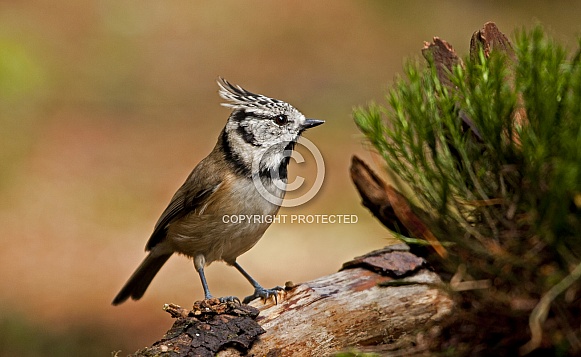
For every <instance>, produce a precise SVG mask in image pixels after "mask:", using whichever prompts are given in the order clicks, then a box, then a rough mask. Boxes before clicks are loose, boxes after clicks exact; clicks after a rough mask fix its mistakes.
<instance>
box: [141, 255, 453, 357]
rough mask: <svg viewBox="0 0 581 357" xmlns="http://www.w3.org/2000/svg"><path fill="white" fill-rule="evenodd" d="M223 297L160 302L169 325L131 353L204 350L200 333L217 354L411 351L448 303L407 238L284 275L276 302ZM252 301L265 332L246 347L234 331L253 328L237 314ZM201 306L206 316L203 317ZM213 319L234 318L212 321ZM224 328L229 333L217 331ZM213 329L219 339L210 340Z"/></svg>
mask: <svg viewBox="0 0 581 357" xmlns="http://www.w3.org/2000/svg"><path fill="white" fill-rule="evenodd" d="M222 305H223V306H224V307H223V308H222V310H220V308H219V306H220V305H218V304H217V303H196V306H195V307H194V310H192V311H190V310H186V309H181V308H179V307H176V306H175V305H174V306H170V307H167V306H166V310H169V311H168V312H170V313H172V316H174V317H178V320H177V321H176V323H175V324H174V327H173V328H172V330H170V331H169V332H168V333H167V334H166V336H164V338H162V339H161V340H160V341H158V342H156V343H155V344H154V345H153V346H152V347H151V348H147V349H145V350H143V351H139V352H138V353H137V354H135V355H134V356H155V355H162V356H190V355H191V356H195V355H203V354H196V353H197V352H196V351H200V349H199V348H200V344H201V343H202V342H207V341H211V342H212V343H213V346H221V347H214V348H218V350H220V352H218V356H223V357H224V356H240V355H244V354H247V355H250V356H328V355H330V354H332V353H336V352H339V351H344V350H349V349H350V348H356V349H357V350H359V351H374V352H381V353H382V354H387V355H389V353H397V354H400V353H402V351H408V352H410V353H412V352H413V353H418V352H420V351H422V350H423V351H425V350H427V348H428V340H429V339H426V338H425V336H426V335H425V334H422V333H423V332H424V331H426V330H427V328H429V327H430V326H432V325H433V324H434V323H435V322H437V321H440V320H441V319H442V318H443V317H445V316H447V315H448V314H449V313H450V312H451V310H452V305H453V303H452V300H451V299H450V298H449V297H448V295H447V294H446V293H445V291H444V290H443V289H442V286H441V280H440V278H439V277H438V276H437V274H435V273H434V272H432V271H431V270H430V269H428V268H427V266H426V263H425V260H423V259H422V258H419V257H416V256H414V255H413V254H411V253H409V251H408V247H407V246H405V245H396V246H393V247H388V248H385V249H383V250H379V251H375V252H372V253H370V254H368V255H366V256H364V257H359V258H356V259H355V260H353V261H351V262H348V263H345V265H344V270H342V271H340V272H337V273H334V274H331V275H328V276H325V277H321V278H318V279H315V280H312V281H310V282H306V283H302V284H298V285H292V284H290V283H289V284H287V287H286V289H285V292H284V293H282V294H281V296H280V297H279V301H278V304H274V302H273V301H268V302H267V303H266V304H265V303H264V302H262V301H253V302H252V303H250V306H247V305H237V304H236V303H227V304H222ZM236 306H239V308H236ZM253 308H255V309H258V310H257V311H260V315H258V317H257V318H256V323H257V326H258V325H260V327H261V328H262V329H264V331H265V332H264V333H263V334H260V336H258V338H257V339H256V341H255V342H254V344H253V345H252V347H251V348H250V349H247V347H248V346H250V344H248V343H247V344H245V345H244V344H241V343H239V342H238V337H239V336H236V334H239V335H244V336H245V337H247V336H249V335H251V334H253V333H254V334H256V335H258V333H257V331H258V330H257V329H256V328H255V327H252V325H251V324H249V323H248V321H246V322H243V321H242V319H241V317H245V318H246V317H252V313H251V311H252V309H253ZM204 311H206V313H207V314H210V315H212V316H211V318H210V317H204V316H206V315H204V313H205V312H204ZM188 319H189V320H188ZM236 319H238V320H236ZM202 320H203V321H202ZM218 320H220V321H218ZM208 321H209V322H208ZM220 322H223V323H224V324H226V325H228V324H234V326H230V327H228V326H220V327H217V325H218V324H219V323H220ZM241 326H243V327H241ZM244 326H245V327H244ZM215 330H216V332H214V331H215ZM228 330H229V331H232V332H231V333H230V336H226V335H227V334H226V335H225V334H223V333H222V331H228ZM199 331H204V333H205V334H202V333H200V332H199ZM418 334H419V336H420V337H419V339H418V337H417V336H418ZM208 336H210V337H208ZM215 336H218V337H217V338H221V337H223V338H224V341H223V342H217V341H215V339H216V338H214V337H215ZM422 336H423V339H422ZM243 341H247V340H246V338H244V339H243ZM179 343H182V345H177V344H179ZM212 351H213V350H212ZM209 355H211V354H209Z"/></svg>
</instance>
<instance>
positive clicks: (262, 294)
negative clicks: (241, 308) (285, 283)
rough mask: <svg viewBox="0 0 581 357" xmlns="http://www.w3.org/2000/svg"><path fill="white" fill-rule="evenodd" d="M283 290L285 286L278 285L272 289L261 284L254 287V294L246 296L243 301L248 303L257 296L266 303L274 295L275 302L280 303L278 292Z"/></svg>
mask: <svg viewBox="0 0 581 357" xmlns="http://www.w3.org/2000/svg"><path fill="white" fill-rule="evenodd" d="M283 290H284V288H283V287H281V286H276V287H274V288H272V289H265V288H263V287H262V286H259V287H257V288H255V289H254V294H252V295H250V296H247V297H245V298H244V300H242V303H243V304H248V303H249V302H251V301H252V300H254V299H257V298H261V299H262V300H263V301H264V302H265V303H266V300H268V299H270V298H271V297H273V298H274V303H275V304H278V294H279V293H280V292H281V291H283Z"/></svg>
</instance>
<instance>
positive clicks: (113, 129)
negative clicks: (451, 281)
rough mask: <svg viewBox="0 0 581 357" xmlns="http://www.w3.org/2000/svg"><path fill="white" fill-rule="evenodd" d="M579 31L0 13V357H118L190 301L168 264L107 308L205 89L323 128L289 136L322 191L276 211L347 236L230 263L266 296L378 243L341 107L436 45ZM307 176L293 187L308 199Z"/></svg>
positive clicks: (223, 272) (288, 5) (301, 168)
mask: <svg viewBox="0 0 581 357" xmlns="http://www.w3.org/2000/svg"><path fill="white" fill-rule="evenodd" d="M580 15H581V3H579V2H574V1H569V2H561V1H550V2H549V1H531V0H527V1H510V2H508V1H447V2H430V3H429V2H425V1H406V2H396V1H347V0H333V1H331V0H328V1H310V2H306V1H303V2H298V1H266V0H265V1H150V0H142V1H119V0H109V1H105V0H104V1H91V2H71V1H64V0H51V1H47V0H45V1H22V0H19V1H11V0H4V1H2V2H1V3H0V243H1V248H0V355H2V356H69V355H78V356H81V355H82V356H93V355H94V356H106V355H110V353H111V352H113V351H119V350H121V351H122V352H121V355H123V354H127V353H131V352H133V351H134V350H136V349H138V348H142V347H144V346H146V345H149V344H151V343H152V342H153V341H155V340H156V339H157V338H158V337H160V336H161V335H162V334H163V333H164V332H165V331H166V330H167V328H168V327H169V326H170V325H171V323H172V321H171V319H170V318H169V316H168V315H167V314H166V313H164V312H163V311H162V310H161V307H162V305H163V304H164V303H169V302H173V303H177V304H180V305H183V306H189V305H191V303H192V302H193V301H194V300H196V299H200V298H202V296H203V294H202V289H201V286H200V284H199V279H198V276H197V274H196V273H195V271H194V269H193V267H192V264H191V262H190V261H189V260H187V259H185V258H183V257H178V256H175V257H174V258H172V259H171V260H170V261H169V262H168V264H167V265H166V266H165V267H164V268H163V269H162V270H161V272H160V273H159V275H158V276H157V277H156V279H155V280H154V281H153V283H152V285H151V286H150V289H149V290H148V292H147V293H146V295H145V297H144V298H143V299H142V300H141V301H139V302H132V301H130V302H127V303H125V304H123V305H121V306H118V307H112V306H111V305H110V301H111V300H112V298H113V296H114V295H115V294H116V293H117V291H118V289H119V288H120V287H121V286H122V284H123V283H124V282H125V280H126V279H127V278H128V277H129V275H130V274H131V273H132V272H133V269H134V268H135V267H136V266H137V265H138V264H139V262H140V261H141V259H142V258H143V257H144V255H145V254H144V252H143V248H144V245H145V242H146V240H147V239H148V237H149V234H150V233H151V231H152V228H153V225H154V224H155V222H156V220H157V218H158V216H159V215H160V213H161V212H162V211H163V209H164V208H165V206H166V205H167V203H168V202H169V200H170V198H171V196H172V195H173V193H174V192H175V190H176V189H177V188H178V187H179V186H180V185H181V183H182V182H183V180H184V179H185V177H186V176H187V174H188V173H189V172H190V170H191V169H192V168H193V167H194V166H195V164H196V163H197V162H198V161H199V160H200V159H202V158H203V157H204V156H206V155H207V154H208V153H209V151H210V150H211V148H212V147H213V145H214V144H215V141H216V138H217V135H218V133H219V132H220V130H221V129H222V127H223V125H224V123H225V121H226V118H227V117H228V114H229V111H228V110H227V109H226V108H223V107H220V106H219V103H220V102H221V100H220V98H219V97H218V95H217V86H216V84H215V80H216V78H217V76H218V75H221V76H223V77H225V78H227V79H228V80H230V81H231V82H233V83H238V84H241V85H243V86H244V87H245V88H247V89H249V90H251V91H256V92H259V93H263V94H267V95H269V96H273V97H276V98H280V99H283V100H286V101H288V102H290V103H292V104H294V105H295V106H296V107H298V108H299V109H300V110H301V111H302V112H303V113H305V114H306V115H307V116H309V117H314V118H320V119H325V120H326V121H327V123H326V124H325V125H324V126H322V127H318V128H316V129H313V130H312V131H309V132H307V133H306V136H307V138H309V139H310V140H312V141H313V142H315V143H316V144H317V146H318V148H319V149H320V151H321V152H322V154H323V157H324V158H325V163H326V176H325V182H324V185H323V188H322V190H321V191H320V192H319V194H318V195H317V196H316V197H315V198H314V199H313V200H311V201H310V202H309V203H308V204H305V205H303V206H300V207H296V208H287V209H283V210H282V211H281V213H282V214H287V215H291V214H353V215H356V216H357V217H358V222H357V223H356V224H332V225H331V224H326V225H325V224H291V223H289V222H287V223H285V224H275V225H273V226H272V227H271V228H270V229H269V230H268V231H267V233H266V234H265V236H264V238H263V240H262V241H261V242H260V243H259V244H258V245H257V246H256V247H255V248H254V249H253V250H251V251H250V252H248V253H247V254H245V255H243V256H242V257H240V259H239V262H240V263H241V264H242V265H243V266H245V267H246V269H247V270H249V271H250V272H251V274H253V275H254V276H255V278H257V279H258V280H259V281H260V282H262V283H263V285H265V286H267V287H270V286H274V285H279V284H284V282H285V281H288V280H291V281H294V282H295V283H298V282H301V281H306V280H310V279H313V278H316V277H319V276H322V275H325V274H329V273H332V272H334V271H336V270H337V269H338V268H339V267H340V266H341V263H342V262H343V261H345V260H347V259H349V258H351V257H353V256H356V255H359V254H362V253H365V252H367V251H369V250H371V249H375V248H380V247H382V246H383V245H385V244H386V242H387V238H388V234H387V232H386V231H385V230H384V229H383V228H382V227H381V226H380V225H379V224H378V223H377V222H376V221H375V220H374V219H373V218H372V217H370V215H369V214H368V212H367V211H366V210H365V209H364V208H362V207H361V206H360V203H359V202H360V201H359V198H358V196H357V193H356V192H355V189H354V188H353V186H352V184H351V182H350V180H349V175H348V168H349V162H350V157H351V155H352V154H355V153H357V154H360V155H362V156H363V158H365V159H366V160H367V161H368V162H375V163H376V165H377V166H379V165H378V160H376V159H375V158H374V157H373V155H372V154H370V153H368V152H367V151H366V150H365V147H364V145H362V137H361V135H359V133H358V131H357V129H356V127H355V125H354V124H353V122H352V120H351V117H350V113H351V111H352V108H353V107H354V106H357V105H364V104H366V103H368V102H369V101H371V100H376V101H381V100H382V98H383V93H384V91H385V89H386V88H387V85H388V84H389V82H390V81H391V80H392V79H393V77H394V75H395V74H396V73H398V72H400V71H401V67H402V63H403V62H404V61H405V59H415V58H419V57H420V49H421V47H422V44H423V41H430V40H431V38H432V37H433V36H440V37H442V38H444V39H446V40H447V41H449V42H450V43H451V44H452V45H453V46H454V47H455V49H456V50H457V52H459V53H460V54H462V55H465V54H467V51H468V44H469V40H470V37H471V35H472V33H473V32H474V31H475V30H478V29H480V28H481V27H482V25H483V24H484V22H486V21H490V20H493V21H495V22H496V23H497V24H498V26H499V27H500V29H501V30H502V31H504V32H505V33H507V34H512V33H514V30H516V29H520V28H522V27H523V26H524V27H528V28H530V27H532V26H533V25H534V24H536V23H541V24H543V25H545V27H546V28H547V29H548V30H549V32H550V33H552V35H553V36H554V37H555V38H556V39H557V40H559V41H561V42H562V43H564V44H565V45H567V46H569V47H576V44H577V42H576V38H577V35H578V34H579V31H580V30H581V22H579V18H581V16H580ZM307 160H309V158H308V156H307ZM309 165H311V164H308V163H307V164H300V165H299V164H296V163H295V164H293V165H292V167H291V169H290V170H291V172H294V173H295V174H297V173H298V174H300V175H301V176H304V177H305V178H306V179H307V183H308V182H309V179H311V180H312V179H313V176H314V175H315V173H316V170H314V169H313V167H312V165H311V166H309ZM207 276H208V280H209V284H210V287H211V288H212V291H213V293H214V294H215V295H238V296H245V295H247V294H249V293H251V290H252V289H251V287H250V286H249V285H248V284H247V282H246V281H245V280H244V279H243V278H242V276H240V275H239V274H238V273H237V272H236V271H235V270H234V269H232V268H228V267H226V266H225V265H224V264H222V263H216V264H213V265H212V266H211V267H209V268H208V269H207Z"/></svg>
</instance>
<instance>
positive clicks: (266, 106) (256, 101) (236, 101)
mask: <svg viewBox="0 0 581 357" xmlns="http://www.w3.org/2000/svg"><path fill="white" fill-rule="evenodd" d="M218 86H219V87H220V91H219V93H220V96H221V97H222V98H224V99H225V100H227V102H226V103H222V105H223V106H225V107H230V108H234V109H242V110H244V111H246V112H251V113H257V114H260V113H268V114H270V113H273V112H275V113H276V112H278V111H280V110H281V109H284V108H285V107H290V104H288V103H285V102H283V101H281V100H278V99H274V98H270V97H267V96H264V95H262V94H256V93H252V92H249V91H247V90H246V89H244V88H242V87H240V86H239V85H234V84H231V83H230V82H228V81H227V80H225V79H224V78H222V77H218Z"/></svg>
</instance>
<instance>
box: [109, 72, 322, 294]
mask: <svg viewBox="0 0 581 357" xmlns="http://www.w3.org/2000/svg"><path fill="white" fill-rule="evenodd" d="M217 83H218V87H219V91H218V92H219V95H220V96H221V97H222V98H223V99H224V100H225V102H224V103H222V105H223V106H225V107H229V108H231V109H232V112H231V114H230V116H229V117H228V120H227V121H226V125H225V126H224V128H223V129H222V131H221V132H220V134H219V136H218V140H217V143H216V145H215V147H214V149H213V150H212V151H211V152H210V154H209V155H208V156H207V157H205V158H204V159H203V160H201V161H200V162H199V163H198V165H197V166H196V167H195V168H194V169H193V170H192V172H191V173H190V174H189V175H188V177H187V178H186V180H185V182H184V183H183V184H182V186H181V187H180V188H179V189H178V190H177V191H176V193H175V194H174V196H173V197H172V199H171V201H170V203H169V205H168V206H167V208H166V209H165V210H164V211H163V213H162V214H161V216H160V217H159V219H158V221H157V223H156V224H155V226H154V229H153V233H152V234H151V236H150V238H149V240H148V242H147V244H146V247H145V250H146V252H148V254H147V256H146V257H145V259H144V260H143V261H142V263H141V264H140V265H139V266H138V267H137V269H136V270H135V272H134V273H133V274H132V275H131V277H130V278H129V280H128V281H127V282H126V284H125V285H124V286H123V287H122V289H121V290H120V291H119V293H118V294H117V296H115V298H114V300H113V302H112V304H113V305H119V304H121V303H123V302H124V301H126V300H127V299H129V298H132V299H133V300H139V299H140V298H141V297H142V296H143V295H144V293H145V291H146V290H147V288H148V286H149V285H150V283H151V281H152V280H153V278H154V277H155V275H156V274H157V273H158V271H159V270H160V269H161V267H162V266H163V265H164V264H165V262H166V261H167V260H168V259H169V258H170V257H171V256H172V255H173V254H174V253H177V254H181V255H183V256H186V257H188V258H191V259H192V260H193V263H194V268H195V270H196V271H197V273H198V274H199V277H200V280H201V283H202V287H203V289H204V298H205V299H211V298H213V296H212V294H211V293H210V289H209V288H208V283H207V281H206V277H205V274H204V268H205V267H206V266H208V265H210V264H211V263H212V262H215V261H223V262H225V263H226V264H227V265H230V266H233V267H234V268H236V269H237V270H238V271H239V272H240V273H241V274H242V275H243V276H244V277H245V278H246V279H247V280H248V282H250V284H251V285H252V286H253V288H254V293H253V294H252V295H250V296H247V297H246V298H245V299H244V300H243V303H248V302H250V301H252V300H254V299H257V298H261V299H263V300H265V301H266V300H267V299H269V298H272V297H274V299H275V302H277V300H276V299H277V295H278V294H279V292H280V291H281V290H283V288H281V287H279V286H277V287H275V288H272V289H265V288H263V287H262V286H261V285H260V284H259V283H258V282H257V281H256V280H254V278H252V277H251V276H250V275H249V274H248V273H247V272H246V271H245V270H244V269H243V268H242V267H241V266H240V264H238V263H237V262H236V259H237V258H238V257H239V256H240V255H242V254H243V253H245V252H247V251H248V250H249V249H251V248H252V247H253V246H254V245H255V244H256V243H257V242H258V241H259V240H260V238H261V237H262V236H263V234H264V232H265V231H266V230H267V228H268V227H269V226H270V224H271V223H272V221H273V220H272V219H263V220H258V222H257V220H252V221H251V220H248V221H244V222H238V223H237V224H233V223H232V222H229V221H228V220H227V219H224V217H227V216H234V215H252V216H254V215H258V216H262V217H273V216H276V214H277V213H278V211H279V208H280V206H281V204H282V202H283V199H284V196H285V193H286V183H287V172H288V171H287V168H288V165H289V159H290V155H289V152H292V150H293V149H294V146H295V144H296V142H297V140H298V139H299V137H300V136H301V134H302V133H303V132H304V131H305V130H307V129H310V128H313V127H316V126H318V125H321V124H323V123H324V122H325V121H324V120H318V119H310V118H306V117H305V116H304V115H303V114H302V113H301V112H300V111H298V110H297V109H296V108H294V107H293V106H292V105H290V104H288V103H286V102H284V101H282V100H278V99H274V98H270V97H267V96H264V95H261V94H255V93H252V92H250V91H248V90H246V89H244V88H242V87H241V86H239V85H233V84H231V83H229V82H228V81H227V80H225V79H223V78H222V77H218V80H217ZM257 184H259V185H257ZM259 186H261V187H262V189H266V191H268V193H269V195H264V194H262V193H261V192H260V190H259V189H258V187H259ZM219 299H220V301H221V302H226V301H237V302H240V300H239V299H238V298H237V297H233V296H226V297H221V298H219Z"/></svg>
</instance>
